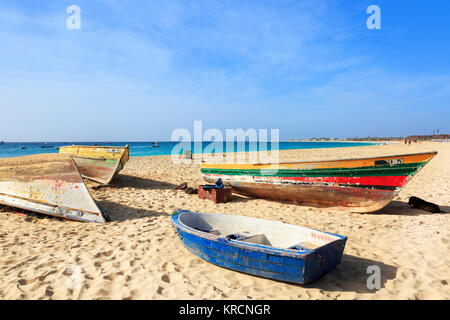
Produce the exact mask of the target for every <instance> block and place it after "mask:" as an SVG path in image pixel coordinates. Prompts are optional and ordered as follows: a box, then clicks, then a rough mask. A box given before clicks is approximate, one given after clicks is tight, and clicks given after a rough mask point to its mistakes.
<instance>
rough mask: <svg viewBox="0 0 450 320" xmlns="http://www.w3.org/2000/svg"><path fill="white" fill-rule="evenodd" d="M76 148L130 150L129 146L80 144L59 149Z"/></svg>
mask: <svg viewBox="0 0 450 320" xmlns="http://www.w3.org/2000/svg"><path fill="white" fill-rule="evenodd" d="M78 147H83V148H103V149H112V148H115V149H130V146H129V145H126V146H124V147H123V146H88V145H81V144H72V145H67V146H61V147H59V148H60V149H61V148H78Z"/></svg>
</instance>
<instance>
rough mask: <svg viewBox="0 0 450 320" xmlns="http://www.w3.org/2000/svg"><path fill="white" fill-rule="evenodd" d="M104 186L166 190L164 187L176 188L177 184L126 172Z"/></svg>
mask: <svg viewBox="0 0 450 320" xmlns="http://www.w3.org/2000/svg"><path fill="white" fill-rule="evenodd" d="M102 187H104V188H115V189H121V188H134V189H141V190H156V189H160V190H164V189H172V190H175V188H176V187H177V186H176V185H174V184H172V183H168V182H164V181H157V180H152V179H147V178H142V177H136V176H129V175H124V174H118V175H117V177H115V178H114V180H113V181H112V182H111V184H109V185H107V186H102Z"/></svg>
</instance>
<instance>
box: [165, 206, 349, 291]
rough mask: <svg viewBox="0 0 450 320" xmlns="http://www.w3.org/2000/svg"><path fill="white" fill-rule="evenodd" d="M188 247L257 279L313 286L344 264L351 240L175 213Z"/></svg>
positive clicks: (253, 221)
mask: <svg viewBox="0 0 450 320" xmlns="http://www.w3.org/2000/svg"><path fill="white" fill-rule="evenodd" d="M171 219H172V223H173V225H174V226H175V230H176V232H177V234H178V237H179V238H180V240H181V242H182V243H183V245H184V246H185V247H186V248H187V249H188V250H189V251H190V252H192V253H193V254H195V255H197V256H199V257H200V258H202V259H204V260H206V261H209V262H211V263H214V264H216V265H218V266H220V267H224V268H228V269H231V270H235V271H240V272H244V273H248V274H252V275H255V276H260V277H265V278H270V279H275V280H280V281H286V282H293V283H299V284H304V283H310V282H313V281H315V280H317V279H319V278H320V277H321V276H323V275H324V274H326V273H328V272H330V271H331V270H332V269H333V268H334V267H335V266H337V265H338V264H339V263H340V262H341V258H342V254H343V252H344V247H345V243H346V241H347V237H345V236H341V235H338V234H332V233H328V232H323V231H318V230H314V229H310V228H306V227H301V226H295V225H290V224H286V223H284V222H281V221H270V220H264V219H258V218H252V217H245V216H237V215H225V214H210V213H200V212H191V211H187V210H181V211H179V210H176V211H174V212H173V214H172V217H171Z"/></svg>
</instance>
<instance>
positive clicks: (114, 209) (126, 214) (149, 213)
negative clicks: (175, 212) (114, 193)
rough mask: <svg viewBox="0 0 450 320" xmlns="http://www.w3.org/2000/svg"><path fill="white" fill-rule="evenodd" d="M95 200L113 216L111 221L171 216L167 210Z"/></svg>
mask: <svg viewBox="0 0 450 320" xmlns="http://www.w3.org/2000/svg"><path fill="white" fill-rule="evenodd" d="M95 202H96V203H97V205H98V206H99V207H100V208H101V209H102V210H103V211H104V212H106V214H107V215H108V216H109V217H110V218H111V222H115V221H127V220H135V219H143V218H153V217H159V216H167V217H168V216H169V214H168V213H167V212H159V211H153V210H145V209H140V208H133V207H130V206H126V205H123V204H120V203H116V202H111V201H108V200H96V201H95Z"/></svg>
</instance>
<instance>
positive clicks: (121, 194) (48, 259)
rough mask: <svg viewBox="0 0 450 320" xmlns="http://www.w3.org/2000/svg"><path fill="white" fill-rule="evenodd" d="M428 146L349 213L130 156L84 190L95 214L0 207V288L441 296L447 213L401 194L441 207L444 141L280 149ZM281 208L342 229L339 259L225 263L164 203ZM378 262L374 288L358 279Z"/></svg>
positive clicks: (353, 152) (325, 152)
mask: <svg viewBox="0 0 450 320" xmlns="http://www.w3.org/2000/svg"><path fill="white" fill-rule="evenodd" d="M431 150H437V151H438V152H439V154H438V155H437V156H436V157H435V158H434V159H433V160H432V161H431V162H430V163H429V164H428V165H427V166H426V167H425V168H424V169H423V170H421V171H420V172H419V173H418V174H417V176H416V177H415V178H414V179H413V180H412V181H411V182H410V183H409V184H408V185H407V186H406V187H405V188H404V189H403V190H402V191H401V192H400V194H399V196H398V197H397V198H396V199H395V200H394V201H393V202H392V203H391V204H390V205H388V206H387V207H386V208H385V209H383V210H381V211H380V212H378V213H376V214H356V213H347V212H342V211H340V210H335V209H318V208H313V207H306V206H297V205H291V204H282V203H277V202H270V201H267V200H261V199H250V198H245V197H241V196H234V201H232V202H230V203H227V204H218V205H215V204H214V203H212V202H210V201H205V200H199V199H198V198H197V196H196V195H187V194H185V193H184V192H181V191H175V190H173V189H174V187H175V186H176V185H179V184H180V183H182V182H188V184H189V186H193V187H196V186H197V185H199V184H202V183H204V182H203V181H202V179H201V175H200V169H199V165H194V164H192V165H177V166H175V165H173V164H172V162H171V161H170V157H167V156H162V157H137V158H131V159H130V161H129V162H128V163H127V165H126V166H125V169H124V170H123V171H122V172H121V174H119V176H118V177H117V178H116V180H115V181H114V182H113V184H112V186H111V187H106V188H101V189H98V190H93V189H92V186H94V185H95V184H94V183H90V182H87V184H88V186H89V188H90V190H91V193H92V195H93V197H94V198H95V199H96V200H97V201H98V203H99V204H100V205H101V206H102V207H103V208H104V210H106V211H107V212H108V214H109V215H110V216H111V218H112V220H113V221H112V222H111V223H108V224H105V225H97V224H90V223H80V222H72V221H63V220H59V219H56V218H48V219H38V218H30V217H24V216H21V215H18V214H16V213H13V212H0V225H1V228H0V250H1V253H0V297H1V298H2V299H49V298H51V299H449V298H450V288H449V283H450V273H449V267H450V238H449V221H448V219H449V215H448V214H430V213H427V212H423V211H420V210H416V209H410V208H409V207H408V205H407V201H408V198H409V197H410V196H413V195H414V196H418V197H421V198H424V199H425V200H428V201H431V202H434V203H436V204H438V205H440V206H441V209H443V210H445V211H447V212H450V196H449V194H450V192H449V191H450V190H449V188H450V165H449V163H450V144H449V143H417V144H412V145H411V146H407V145H404V144H392V145H383V146H371V147H351V148H337V149H314V150H290V151H282V152H280V156H281V160H286V161H293V160H307V159H314V160H316V159H327V158H348V157H351V158H353V157H365V156H375V155H386V154H404V153H414V152H422V151H431ZM176 208H183V209H190V210H195V211H202V212H216V213H227V214H239V215H248V216H253V217H260V218H265V219H274V220H275V219H276V220H282V221H285V222H287V223H290V224H298V225H303V226H306V227H312V228H316V229H319V230H324V231H329V232H333V233H338V234H342V235H346V236H348V241H347V246H346V248H345V252H344V257H343V260H342V262H341V264H340V265H339V266H338V267H337V268H336V269H334V270H333V271H332V272H331V273H329V274H328V275H326V276H324V277H323V278H321V279H320V280H319V281H317V282H314V283H312V284H309V285H304V286H300V285H292V284H287V283H282V282H277V281H272V280H268V279H263V278H258V277H254V276H249V275H246V274H242V273H238V272H234V271H230V270H227V269H223V268H220V267H217V266H215V265H213V264H210V263H208V262H205V261H203V260H201V259H200V258H197V257H196V256H194V255H192V254H191V253H189V252H188V251H187V250H186V249H184V248H183V246H182V245H181V243H180V241H179V240H178V238H177V237H176V235H175V232H174V230H173V227H172V225H171V223H170V213H171V212H172V210H173V209H176ZM371 265H378V266H379V267H380V268H381V275H382V280H381V288H380V289H379V290H369V289H368V288H367V286H366V281H367V277H368V276H369V275H368V274H367V273H366V270H367V267H368V266H371Z"/></svg>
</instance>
